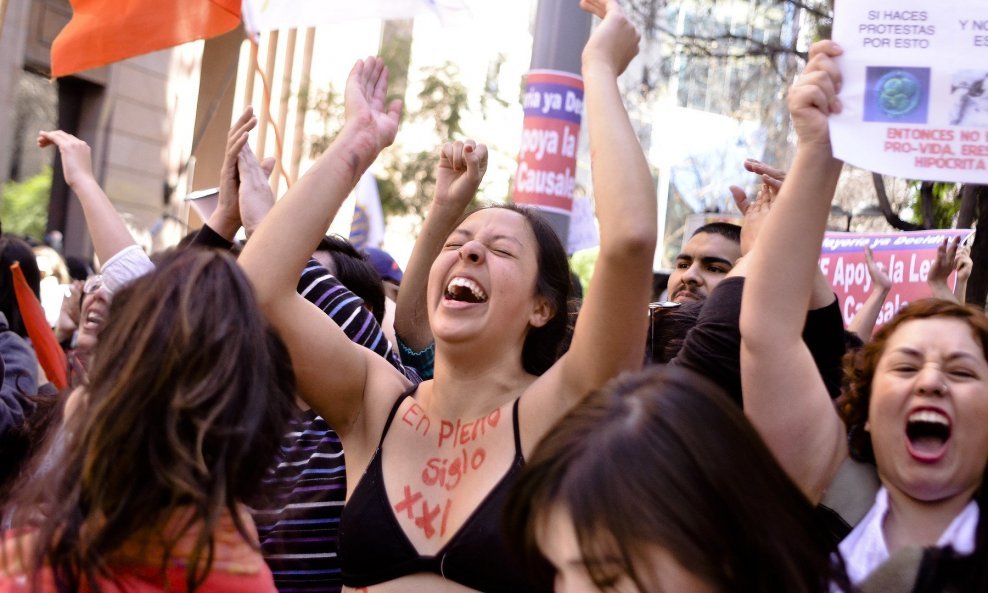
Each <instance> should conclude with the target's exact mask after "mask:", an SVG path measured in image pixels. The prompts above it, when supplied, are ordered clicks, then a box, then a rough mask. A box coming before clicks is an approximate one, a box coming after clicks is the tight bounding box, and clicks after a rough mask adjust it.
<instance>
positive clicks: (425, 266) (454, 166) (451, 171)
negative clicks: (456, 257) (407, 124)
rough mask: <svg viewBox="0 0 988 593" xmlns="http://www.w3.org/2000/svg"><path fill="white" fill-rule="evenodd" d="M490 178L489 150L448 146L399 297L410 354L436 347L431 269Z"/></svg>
mask: <svg viewBox="0 0 988 593" xmlns="http://www.w3.org/2000/svg"><path fill="white" fill-rule="evenodd" d="M486 172H487V146H485V145H483V144H477V143H476V142H474V141H473V140H466V141H464V142H460V141H457V142H447V143H446V144H444V145H443V147H442V150H441V152H440V155H439V164H438V165H437V166H436V194H435V196H434V197H433V198H432V204H431V205H430V206H429V212H428V214H426V217H425V222H423V223H422V231H421V232H420V233H419V236H418V238H416V239H415V247H413V248H412V255H411V257H410V258H409V259H408V265H407V266H406V267H405V274H404V276H402V279H401V289H400V290H399V291H398V308H397V310H396V311H395V333H396V334H397V335H398V338H399V339H401V341H402V342H403V343H404V344H405V345H406V346H408V347H409V348H411V349H412V350H422V349H424V348H426V347H428V346H429V344H431V343H432V330H431V329H430V328H429V313H428V307H427V303H426V289H427V285H428V282H429V269H430V268H431V267H432V262H433V261H434V260H435V259H436V256H437V255H439V252H440V251H442V248H443V244H444V243H445V241H446V238H447V237H448V236H449V234H450V233H451V232H453V229H454V228H455V227H456V223H457V222H459V221H460V218H461V217H462V216H463V212H464V211H465V210H466V208H467V206H468V205H469V204H470V201H471V200H472V199H473V197H474V196H475V195H476V194H477V188H478V187H480V181H481V180H482V179H483V178H484V173H486Z"/></svg>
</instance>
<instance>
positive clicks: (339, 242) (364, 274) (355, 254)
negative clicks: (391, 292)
mask: <svg viewBox="0 0 988 593" xmlns="http://www.w3.org/2000/svg"><path fill="white" fill-rule="evenodd" d="M312 257H313V258H315V260H316V261H318V262H319V263H320V264H321V265H322V267H324V268H326V270H327V271H328V272H329V273H330V274H332V275H333V276H336V279H337V280H339V281H340V282H342V283H343V286H346V287H347V289H349V290H350V292H352V293H353V294H355V295H357V296H358V297H360V298H361V299H363V301H364V305H365V306H366V307H367V308H368V309H369V310H370V312H371V313H372V314H373V315H374V319H376V320H377V322H378V323H381V321H382V320H383V319H384V286H383V284H382V283H381V277H380V276H378V273H377V271H376V270H375V269H374V266H373V265H371V263H370V262H368V261H367V258H365V257H364V256H363V255H362V254H361V253H360V252H359V251H357V250H356V248H354V246H353V244H352V243H350V242H349V241H347V240H346V239H344V238H343V237H340V236H339V235H327V236H325V237H323V239H322V241H320V242H319V247H318V248H316V252H315V253H313V254H312Z"/></svg>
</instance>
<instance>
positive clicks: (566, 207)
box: [511, 70, 583, 214]
mask: <svg viewBox="0 0 988 593" xmlns="http://www.w3.org/2000/svg"><path fill="white" fill-rule="evenodd" d="M524 108H525V123H524V129H523V130H522V135H521V150H520V151H519V153H518V172H517V173H516V174H515V184H514V191H513V192H512V196H511V199H512V201H514V202H515V203H518V204H530V205H533V206H537V207H539V208H542V209H544V210H551V211H555V212H560V213H563V214H569V212H570V210H572V207H573V189H574V188H575V187H576V145H577V140H578V139H579V137H580V122H581V117H582V115H583V79H582V78H580V77H579V76H577V75H575V74H570V73H568V72H560V71H557V70H532V71H531V72H529V73H528V77H527V79H526V81H525V97H524Z"/></svg>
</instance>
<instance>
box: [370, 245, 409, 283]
mask: <svg viewBox="0 0 988 593" xmlns="http://www.w3.org/2000/svg"><path fill="white" fill-rule="evenodd" d="M364 252H365V253H366V254H367V260H368V261H370V263H371V265H372V266H374V269H375V270H377V273H378V274H380V276H381V279H382V280H387V281H389V282H394V283H395V284H401V278H402V276H403V274H402V273H401V268H400V267H398V262H396V261H395V259H394V258H393V257H391V255H390V254H388V252H387V251H384V250H382V249H378V248H376V247H367V248H366V249H364Z"/></svg>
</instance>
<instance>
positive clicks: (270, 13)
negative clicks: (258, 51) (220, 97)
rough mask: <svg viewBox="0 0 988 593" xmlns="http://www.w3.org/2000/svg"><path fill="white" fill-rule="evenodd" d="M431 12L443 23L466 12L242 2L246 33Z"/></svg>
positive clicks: (346, 2)
mask: <svg viewBox="0 0 988 593" xmlns="http://www.w3.org/2000/svg"><path fill="white" fill-rule="evenodd" d="M425 11H432V12H434V13H436V14H437V15H438V16H439V17H440V19H442V20H443V21H444V22H445V21H447V20H449V19H451V18H456V17H458V16H460V15H461V14H462V13H464V12H465V11H466V6H465V4H464V2H463V0H358V1H357V2H353V1H350V0H243V8H242V14H243V19H244V27H245V28H246V29H247V33H248V34H250V35H251V36H252V37H255V36H256V35H257V33H258V32H262V31H273V30H275V29H303V28H306V27H315V26H317V25H325V24H329V23H339V22H342V21H348V20H354V19H363V18H377V19H408V18H412V17H414V16H415V15H417V14H419V13H421V12H425Z"/></svg>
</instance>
